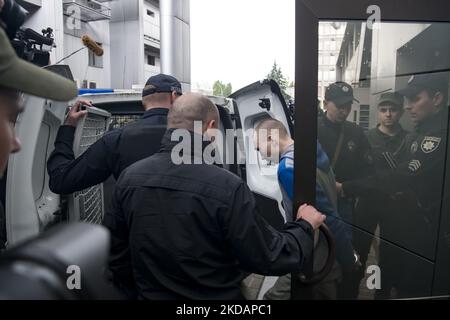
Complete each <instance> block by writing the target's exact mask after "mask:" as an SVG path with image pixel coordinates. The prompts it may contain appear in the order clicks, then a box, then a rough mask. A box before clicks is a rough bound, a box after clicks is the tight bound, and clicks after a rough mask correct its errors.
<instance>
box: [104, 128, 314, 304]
mask: <svg viewBox="0 0 450 320" xmlns="http://www.w3.org/2000/svg"><path fill="white" fill-rule="evenodd" d="M174 130H175V129H169V130H168V131H167V133H166V135H165V136H164V139H163V143H162V147H161V150H160V151H159V152H158V153H156V154H155V155H153V156H151V157H148V158H146V159H143V160H141V161H139V162H137V163H134V164H133V165H131V166H130V167H128V168H127V169H126V170H125V171H124V172H123V173H122V175H121V177H120V178H119V180H118V182H117V185H116V192H115V194H114V198H113V210H112V211H111V212H107V213H106V215H105V222H104V224H105V225H106V226H107V227H108V228H109V230H110V231H111V236H112V246H111V250H112V254H111V256H112V260H111V264H110V266H111V270H112V272H113V275H114V282H115V283H116V284H119V285H120V284H121V283H122V281H123V279H125V282H126V281H127V279H130V278H132V277H134V279H135V282H136V285H137V293H138V297H139V298H141V299H227V300H231V299H242V298H243V296H242V293H241V289H240V284H241V281H242V280H243V279H244V278H245V277H246V276H247V275H248V274H249V273H251V272H254V273H257V274H261V275H284V274H286V273H289V272H298V271H300V270H301V268H302V264H303V262H304V260H305V259H309V258H310V254H311V253H312V247H313V236H312V232H313V230H312V227H311V225H310V224H309V223H308V222H306V221H303V220H299V221H293V222H290V223H287V224H286V225H285V226H284V228H283V229H282V230H281V231H277V230H275V229H274V228H272V227H271V226H269V225H268V224H267V223H266V222H265V221H264V219H263V218H261V216H260V215H259V214H258V212H257V208H256V203H255V198H254V196H253V194H252V192H251V191H250V189H249V188H248V186H247V185H246V184H245V182H243V181H242V180H241V179H240V178H239V177H237V176H236V175H234V174H232V173H230V172H229V171H227V170H224V169H222V168H219V167H217V166H214V165H208V164H206V163H204V162H203V157H202V154H201V153H200V154H198V153H197V152H196V150H194V151H193V153H192V154H191V156H192V160H191V161H192V163H200V164H179V165H176V164H174V163H173V161H172V159H171V154H172V151H173V148H174V147H175V146H176V145H177V144H178V141H171V136H172V133H173V131H174ZM194 135H195V134H194V133H192V139H193V140H195V139H196V138H195V137H194ZM199 139H201V137H200V138H199ZM203 147H204V148H206V147H207V144H206V143H205V144H204V146H203ZM197 157H198V158H197ZM183 158H184V155H183Z"/></svg>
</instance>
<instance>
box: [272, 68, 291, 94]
mask: <svg viewBox="0 0 450 320" xmlns="http://www.w3.org/2000/svg"><path fill="white" fill-rule="evenodd" d="M267 79H269V80H274V81H275V82H276V83H278V86H279V87H280V89H281V93H282V94H283V97H284V99H285V100H289V99H290V98H291V97H290V96H289V95H288V94H287V93H286V89H287V88H288V87H289V80H288V78H287V77H285V76H284V74H283V72H282V71H281V67H280V66H278V65H277V62H276V61H274V63H273V66H272V70H270V72H269V74H268V75H267Z"/></svg>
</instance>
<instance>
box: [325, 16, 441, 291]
mask: <svg viewBox="0 0 450 320" xmlns="http://www.w3.org/2000/svg"><path fill="white" fill-rule="evenodd" d="M320 25H321V27H320V28H319V37H320V38H321V39H320V41H319V43H322V46H321V48H319V49H320V50H319V56H320V57H319V64H320V65H319V83H318V95H319V99H320V100H322V101H323V105H322V107H323V109H324V111H325V114H324V115H323V116H321V117H319V124H318V139H319V142H320V144H321V145H322V147H323V149H324V150H325V152H326V153H327V155H328V158H329V160H330V162H331V165H332V167H333V170H334V173H335V177H336V181H337V182H338V191H339V193H340V197H339V199H338V212H339V216H340V218H341V219H342V220H343V221H344V222H345V225H346V228H348V231H349V237H350V238H351V241H352V245H353V248H354V249H355V250H356V252H357V253H358V254H359V258H360V261H361V263H362V265H363V268H360V269H358V268H353V269H352V268H343V270H342V271H343V275H342V282H341V284H340V285H339V288H338V298H342V299H356V298H359V299H373V298H377V299H388V298H404V297H419V296H429V295H430V294H431V279H432V277H433V260H434V259H435V255H436V241H437V235H438V227H439V221H440V219H441V212H440V207H441V201H442V198H443V196H445V195H444V194H443V192H444V190H443V179H444V178H443V177H444V161H445V153H446V149H447V147H446V144H447V136H448V92H449V70H450V38H449V37H448V34H449V33H450V25H449V24H440V23H435V24H416V23H382V24H381V25H380V26H379V27H378V28H377V29H373V30H372V29H369V28H367V27H366V24H365V23H364V22H348V23H346V24H343V23H340V24H339V28H334V29H333V28H331V27H332V26H333V25H334V24H333V23H330V22H321V24H320ZM323 30H326V32H321V31H323ZM331 30H335V32H333V33H331V34H330V32H331ZM331 37H333V38H334V39H335V40H334V43H335V47H336V50H335V51H336V52H331V51H332V50H333V46H332V45H331V44H330V45H327V44H326V43H327V42H328V40H330V38H331ZM330 42H331V40H330ZM331 53H334V57H333V55H331ZM330 57H332V58H335V59H334V60H333V61H331V62H332V63H334V67H335V69H334V70H335V71H333V72H332V75H331V76H330V75H328V73H327V72H330V71H331V70H330V68H329V67H330V66H329V64H328V63H330V59H331V60H332V58H330ZM335 82H338V83H337V84H333V83H335ZM371 266H372V267H371ZM373 266H375V267H377V268H379V269H377V268H373ZM377 272H378V273H380V274H377ZM377 276H378V277H377Z"/></svg>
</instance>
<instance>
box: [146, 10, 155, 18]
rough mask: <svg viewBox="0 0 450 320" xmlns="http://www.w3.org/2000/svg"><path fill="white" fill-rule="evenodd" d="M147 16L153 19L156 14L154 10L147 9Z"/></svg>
mask: <svg viewBox="0 0 450 320" xmlns="http://www.w3.org/2000/svg"><path fill="white" fill-rule="evenodd" d="M147 15H148V16H150V17H152V18H154V17H155V13H154V12H153V11H152V10H150V9H147Z"/></svg>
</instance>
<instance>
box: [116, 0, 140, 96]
mask: <svg viewBox="0 0 450 320" xmlns="http://www.w3.org/2000/svg"><path fill="white" fill-rule="evenodd" d="M143 7H144V4H143V0H119V1H114V2H111V13H112V19H111V23H110V35H111V36H110V38H111V86H112V87H113V88H115V89H130V88H131V87H132V86H133V85H142V84H143V83H144V22H143Z"/></svg>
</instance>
